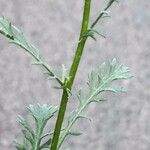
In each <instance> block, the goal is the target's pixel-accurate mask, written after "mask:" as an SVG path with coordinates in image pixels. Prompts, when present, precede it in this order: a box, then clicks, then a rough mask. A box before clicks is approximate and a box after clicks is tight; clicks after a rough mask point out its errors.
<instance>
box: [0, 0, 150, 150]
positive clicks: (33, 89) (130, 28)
mask: <svg viewBox="0 0 150 150" xmlns="http://www.w3.org/2000/svg"><path fill="white" fill-rule="evenodd" d="M103 6H104V0H93V1H92V11H91V16H92V20H93V19H94V16H95V15H97V14H98V12H99V10H100V9H101V8H103ZM82 8H83V0H72V1H71V0H56V1H54V0H43V1H39V0H0V15H3V16H7V18H9V19H10V20H11V21H12V22H13V23H14V24H15V25H17V26H19V27H21V28H23V29H24V32H25V33H26V35H27V37H28V39H29V40H30V41H32V43H34V44H35V45H36V46H37V47H38V48H39V49H40V50H41V53H42V55H43V56H44V57H45V59H46V61H47V62H48V63H49V64H50V65H51V66H52V67H53V68H57V71H58V70H59V69H60V66H61V64H62V63H65V64H66V65H68V66H69V65H70V62H71V59H72V57H73V53H74V50H75V45H76V41H77V39H78V33H79V28H80V23H81V16H82ZM111 16H112V18H111V19H106V20H104V21H103V22H101V23H100V24H99V25H97V29H98V30H99V31H100V32H102V33H105V34H106V35H107V39H102V38H99V39H98V41H97V42H94V41H93V40H91V39H90V40H88V42H87V46H86V48H85V51H84V55H83V59H82V61H81V65H80V69H79V71H78V75H77V80H76V83H75V87H76V88H74V90H75V91H76V89H77V88H79V87H82V86H83V85H86V84H85V82H86V77H87V73H88V72H90V71H91V70H92V69H94V68H96V66H98V65H99V64H100V63H102V62H103V61H105V60H107V59H111V58H112V57H117V58H119V60H120V62H121V63H123V64H126V65H127V66H129V67H130V68H131V72H132V74H133V75H134V76H135V77H134V78H132V79H131V80H129V81H124V82H123V83H122V84H124V87H125V88H126V89H128V93H127V94H122V95H119V96H116V95H115V96H114V97H113V98H112V96H109V100H108V101H107V102H104V103H100V104H99V105H97V104H93V105H91V106H90V107H89V108H88V111H87V113H86V114H87V116H90V117H91V118H93V119H92V120H93V121H92V123H89V122H86V121H85V120H84V121H81V122H79V123H78V124H77V126H78V127H79V129H80V131H82V132H84V134H83V135H82V136H80V137H73V138H71V139H69V140H68V139H67V140H66V144H65V145H66V147H69V148H70V149H71V150H83V149H87V150H91V149H93V150H149V149H150V92H149V91H150V32H149V27H150V3H149V1H148V0H128V1H127V0H121V1H120V3H119V4H117V5H114V6H113V7H112V9H111ZM30 63H31V59H30V57H28V55H26V54H25V53H24V52H23V51H22V50H21V49H20V48H18V47H17V48H16V47H15V46H13V45H10V44H8V41H7V40H6V39H4V38H3V37H2V36H0V150H10V149H11V150H13V149H14V147H13V139H14V138H18V137H19V136H20V135H21V132H20V126H19V125H18V123H17V114H18V113H19V114H22V115H25V116H26V110H25V106H27V105H28V104H29V103H33V102H42V103H50V104H58V102H59V101H58V100H59V99H60V98H59V96H60V94H61V92H59V93H58V91H57V90H54V89H53V88H51V87H52V86H53V85H54V82H51V81H47V79H46V77H45V76H43V74H42V73H41V71H40V69H39V68H37V67H36V66H32V65H30ZM80 74H81V75H80ZM75 103H76V102H75V99H73V100H72V101H70V103H69V106H70V110H71V109H72V108H73V106H74V104H75Z"/></svg>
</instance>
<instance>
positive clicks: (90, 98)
mask: <svg viewBox="0 0 150 150" xmlns="http://www.w3.org/2000/svg"><path fill="white" fill-rule="evenodd" d="M130 77H131V75H130V72H129V68H128V67H125V66H123V65H120V64H118V63H117V60H116V59H115V58H114V59H113V60H112V61H110V62H109V63H108V64H106V63H105V62H104V63H103V64H102V65H100V66H99V68H98V70H97V71H93V72H91V74H89V76H88V82H87V84H88V89H89V90H88V94H87V95H84V94H83V91H81V90H80V91H79V92H78V94H77V97H78V100H79V105H78V108H77V109H76V110H75V111H74V112H73V113H72V115H71V116H70V117H69V119H68V125H67V127H66V128H65V129H64V130H63V131H62V133H61V136H60V140H59V147H60V146H61V144H62V142H63V141H64V139H65V137H66V136H67V135H70V133H72V132H71V128H72V126H73V124H74V123H75V122H76V120H77V119H79V118H86V117H84V116H82V112H83V110H84V109H85V108H86V107H87V106H88V105H89V104H90V103H91V102H101V101H103V97H101V93H102V92H107V91H110V92H115V93H118V92H124V89H123V88H122V87H119V86H114V85H113V81H115V80H119V79H128V78H130ZM71 135H80V134H78V133H77V134H75V133H74V134H71Z"/></svg>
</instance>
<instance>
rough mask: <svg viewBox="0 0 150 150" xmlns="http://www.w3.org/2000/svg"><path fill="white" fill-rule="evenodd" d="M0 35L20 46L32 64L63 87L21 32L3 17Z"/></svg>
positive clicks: (0, 20)
mask: <svg viewBox="0 0 150 150" xmlns="http://www.w3.org/2000/svg"><path fill="white" fill-rule="evenodd" d="M0 33H1V34H3V35H4V36H5V37H7V38H9V39H10V42H11V43H13V44H15V45H18V46H20V47H21V48H23V49H24V50H25V51H26V52H28V53H29V54H30V55H31V56H32V57H33V58H34V61H35V62H34V63H33V64H35V65H40V66H42V68H43V69H44V70H45V71H46V74H48V76H49V78H54V79H56V80H57V81H58V82H59V83H60V85H63V83H62V81H61V80H60V79H59V78H58V77H57V75H56V74H55V73H54V72H53V71H52V69H51V68H50V66H49V65H48V64H47V63H45V62H44V61H43V59H42V58H41V56H40V53H39V50H38V49H37V48H36V47H35V46H33V45H32V44H30V43H29V42H28V41H27V40H26V38H25V36H24V33H23V32H22V31H21V30H19V29H18V28H17V27H15V26H14V25H12V24H11V23H10V22H9V21H8V20H7V19H5V18H4V17H0Z"/></svg>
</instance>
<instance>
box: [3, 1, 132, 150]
mask: <svg viewBox="0 0 150 150" xmlns="http://www.w3.org/2000/svg"><path fill="white" fill-rule="evenodd" d="M84 1H85V5H84V12H83V19H82V27H81V32H80V36H79V42H78V45H77V49H76V52H75V56H74V59H73V61H72V65H71V67H70V69H68V68H66V67H65V65H62V74H61V78H59V77H57V75H56V74H55V73H54V71H53V70H52V69H51V67H50V66H49V65H48V64H47V63H46V62H45V61H44V60H43V58H42V57H41V55H40V52H39V50H38V49H37V48H36V47H35V46H33V45H32V44H30V43H29V42H28V41H27V39H26V38H25V36H24V34H23V32H22V31H21V30H19V29H18V28H17V27H15V26H14V25H12V24H11V23H10V22H9V21H8V20H7V19H6V18H4V17H0V33H1V34H2V35H3V36H5V37H7V38H8V39H9V40H10V42H11V43H13V44H15V45H18V46H19V47H21V48H23V49H24V50H25V51H26V52H27V53H28V54H30V55H31V56H32V58H33V59H34V63H33V64H35V65H39V66H41V67H42V68H43V69H44V70H45V71H46V74H48V76H49V78H52V79H53V78H54V79H55V80H56V81H57V82H58V83H59V85H60V86H59V87H58V86H55V87H56V88H57V89H62V90H63V94H62V99H61V102H60V107H59V111H58V116H57V120H56V124H55V129H54V130H51V131H50V132H49V133H44V128H45V126H46V124H47V122H48V120H49V119H50V118H51V117H53V116H54V114H55V113H56V112H57V107H54V106H48V105H47V104H44V105H40V104H34V105H29V107H27V108H28V111H29V112H30V114H31V116H32V117H33V118H34V122H35V125H34V126H32V125H31V124H30V122H29V121H28V120H27V119H25V118H23V117H22V116H19V122H20V124H21V125H22V127H23V130H22V133H23V135H24V140H23V143H22V144H20V143H18V142H16V148H17V150H42V149H50V150H59V149H60V147H61V145H62V143H63V142H64V140H65V138H66V137H67V136H68V135H73V136H79V135H81V133H78V132H74V131H72V127H73V125H74V124H75V122H76V121H77V120H78V119H82V118H86V117H84V116H83V115H82V112H83V111H84V110H85V109H86V108H87V106H88V105H89V104H90V103H92V102H97V103H98V102H101V101H103V100H104V99H103V97H102V94H101V93H103V92H114V93H118V92H124V89H123V88H122V87H120V86H118V85H116V84H115V83H114V81H116V80H120V79H121V80H122V79H128V78H130V77H131V75H130V72H129V68H128V67H125V66H123V65H120V64H118V62H117V60H116V59H115V58H114V59H113V60H112V61H109V62H108V63H103V64H102V65H100V66H99V67H98V69H97V70H96V71H92V72H91V73H90V74H89V76H88V82H87V84H88V93H87V94H84V92H83V91H82V90H80V91H79V92H78V93H77V98H78V100H79V105H78V106H77V108H76V109H75V110H74V111H73V113H72V114H71V115H70V116H69V117H68V118H65V113H66V108H67V103H68V100H69V98H71V94H72V93H71V89H72V85H73V82H74V79H75V76H76V72H77V69H78V67H79V63H80V60H81V56H82V53H83V50H84V47H85V43H86V41H87V39H88V37H91V38H92V39H94V40H96V37H95V35H96V34H97V35H100V36H102V37H103V38H105V36H104V35H103V34H101V33H99V32H98V31H97V30H95V29H94V28H95V26H96V24H97V23H98V22H99V21H100V19H102V18H105V17H109V14H108V9H109V8H110V7H111V6H112V4H113V3H114V2H117V0H108V2H107V4H106V7H104V9H103V10H102V11H100V13H99V15H98V16H97V18H96V19H95V21H94V22H93V23H92V24H91V26H89V20H90V8H91V0H84ZM70 93H71V94H70ZM64 121H67V122H68V124H67V126H66V127H65V128H64V129H62V124H63V122H64Z"/></svg>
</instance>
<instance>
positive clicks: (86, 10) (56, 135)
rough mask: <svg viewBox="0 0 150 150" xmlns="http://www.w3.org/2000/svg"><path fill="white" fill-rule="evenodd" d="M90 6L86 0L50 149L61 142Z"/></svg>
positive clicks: (83, 43) (82, 47)
mask: <svg viewBox="0 0 150 150" xmlns="http://www.w3.org/2000/svg"><path fill="white" fill-rule="evenodd" d="M90 8H91V0H85V4H84V12H83V19H82V28H81V31H80V37H79V43H78V46H77V49H76V53H75V56H74V59H73V62H72V65H71V69H70V72H69V77H70V79H69V80H67V81H66V82H65V88H64V89H63V94H62V98H61V103H60V107H59V112H58V116H57V121H56V125H55V130H54V134H53V138H52V143H51V147H50V150H57V149H58V142H59V136H60V132H61V127H62V124H63V120H64V116H65V112H66V107H67V102H68V92H67V89H69V90H71V88H72V85H73V82H74V79H75V76H76V72H77V69H78V66H79V63H80V60H81V56H82V53H83V49H84V46H85V42H86V40H87V37H84V34H85V33H86V32H87V30H88V24H89V17H90Z"/></svg>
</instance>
